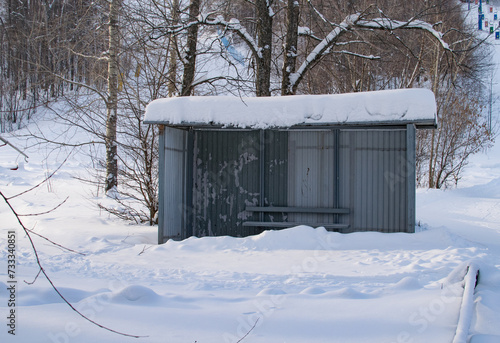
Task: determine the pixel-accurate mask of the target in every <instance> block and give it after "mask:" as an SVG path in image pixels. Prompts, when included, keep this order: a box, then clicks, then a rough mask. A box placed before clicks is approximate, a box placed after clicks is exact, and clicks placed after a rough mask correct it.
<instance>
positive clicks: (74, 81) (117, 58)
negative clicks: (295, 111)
mask: <svg viewBox="0 0 500 343" xmlns="http://www.w3.org/2000/svg"><path fill="white" fill-rule="evenodd" d="M461 6H462V5H461V3H460V2H459V1H456V0H428V1H421V0H408V1H404V2H403V3H402V2H400V1H395V0H385V1H365V0H349V1H315V0H308V1H306V0H287V1H275V0H251V1H243V0H241V1H240V0H231V1H202V0H190V1H187V0H186V1H180V0H168V1H163V0H162V1H159V0H147V1H128V0H127V1H122V0H108V1H104V0H95V1H87V0H52V1H27V0H2V2H1V7H0V10H1V12H0V20H1V22H0V24H1V27H0V44H1V49H0V68H1V73H0V78H1V82H0V113H1V117H0V124H1V132H9V131H12V130H15V129H18V128H20V127H22V126H23V125H25V124H26V123H27V122H29V121H30V120H31V119H32V118H33V117H35V116H36V115H37V113H38V112H40V109H41V108H48V109H49V110H50V111H51V112H52V113H53V114H54V115H55V116H54V118H55V119H54V120H57V121H58V122H62V123H64V124H65V125H67V126H68V130H81V131H84V132H87V133H90V134H91V137H93V138H92V139H91V140H89V141H77V142H68V141H63V140H56V141H54V140H53V139H51V138H47V137H44V135H43V134H41V133H37V132H33V133H32V135H33V136H35V137H36V138H37V139H38V141H39V143H40V144H49V145H51V146H54V148H57V147H58V146H66V147H67V146H77V147H85V146H88V148H87V151H88V153H89V154H91V155H92V157H93V161H95V169H94V171H95V174H96V175H91V176H90V177H89V179H88V180H87V181H88V182H94V183H96V186H97V187H98V188H99V189H101V191H102V192H110V191H112V192H113V194H114V196H115V198H116V200H117V201H118V202H121V205H123V206H121V207H120V208H121V209H120V210H116V209H114V208H108V210H109V211H111V212H113V213H114V214H116V215H118V216H120V217H122V218H126V219H132V220H135V221H136V222H149V223H150V224H152V223H153V222H154V216H155V213H156V212H157V180H156V178H157V159H158V156H157V151H156V148H155V147H156V146H157V135H158V133H157V132H156V130H157V129H156V128H154V127H151V126H148V125H144V124H142V123H141V120H142V116H143V113H144V108H145V106H146V105H147V104H148V103H149V102H150V101H152V100H154V99H157V98H161V97H171V96H190V95H228V94H230V95H234V96H286V95H290V94H336V93H347V92H360V91H371V90H383V89H397V88H414V87H419V88H422V87H424V88H428V89H431V90H432V91H433V92H434V94H435V96H436V100H437V105H438V120H439V129H438V130H437V131H434V130H430V131H427V130H423V131H421V132H418V143H417V182H418V184H419V185H420V186H423V187H429V188H446V187H449V186H453V185H456V184H457V183H458V182H459V180H460V178H461V171H462V170H463V168H464V166H465V165H466V164H467V161H468V158H469V156H470V155H471V154H474V153H476V152H478V151H480V150H482V149H483V148H485V147H488V146H489V145H490V143H491V142H492V140H493V137H494V127H492V125H491V122H490V121H489V119H488V109H490V111H491V103H492V101H493V99H492V96H491V94H490V89H491V87H490V84H491V83H492V79H491V78H492V76H491V74H490V73H488V67H489V64H490V57H491V56H490V49H489V47H488V45H487V44H486V43H485V42H484V41H483V40H482V38H480V37H479V36H478V33H477V30H476V28H475V27H472V28H471V25H467V23H466V21H467V19H466V17H465V16H464V15H463V11H462V7H461ZM70 128H71V129H70ZM116 191H117V192H118V194H120V196H117V195H116V194H115V193H114V192H116Z"/></svg>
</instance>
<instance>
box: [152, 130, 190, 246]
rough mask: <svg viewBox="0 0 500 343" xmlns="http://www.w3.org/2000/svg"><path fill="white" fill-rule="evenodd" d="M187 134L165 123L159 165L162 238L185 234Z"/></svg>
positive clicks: (176, 237) (177, 236)
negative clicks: (161, 160) (161, 157)
mask: <svg viewBox="0 0 500 343" xmlns="http://www.w3.org/2000/svg"><path fill="white" fill-rule="evenodd" d="M187 137H188V132H187V131H185V130H179V129H174V128H170V127H165V129H164V132H163V140H164V146H163V149H164V151H163V154H164V158H163V163H162V165H161V166H160V168H161V169H162V170H160V174H162V175H163V178H162V179H163V180H162V182H163V185H162V187H161V188H162V189H161V190H160V192H161V197H160V207H161V209H162V211H163V219H162V220H161V222H160V223H159V228H160V229H161V230H160V233H159V236H160V237H159V238H161V240H160V241H163V242H166V241H167V240H168V239H183V238H185V232H186V215H187V213H188V212H189V207H188V206H186V165H187V161H188V159H187ZM160 218H161V217H160Z"/></svg>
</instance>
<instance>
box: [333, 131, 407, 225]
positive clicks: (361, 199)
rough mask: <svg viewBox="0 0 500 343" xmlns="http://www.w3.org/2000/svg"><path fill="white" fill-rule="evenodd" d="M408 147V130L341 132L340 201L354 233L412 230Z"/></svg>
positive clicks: (345, 219) (345, 220) (344, 219)
mask: <svg viewBox="0 0 500 343" xmlns="http://www.w3.org/2000/svg"><path fill="white" fill-rule="evenodd" d="M406 144H407V141H406V130H342V131H341V133H340V163H339V164H340V165H339V169H340V170H339V173H340V184H339V192H340V193H339V199H340V206H341V207H345V208H349V209H350V211H351V212H350V215H349V217H348V218H342V220H343V221H344V222H345V223H348V224H350V227H351V230H352V231H381V232H407V231H408V227H409V225H408V203H407V200H408V194H407V192H408V190H409V187H408V184H407V183H408V177H409V161H408V160H407V151H406ZM410 177H411V175H410ZM347 220H348V222H347Z"/></svg>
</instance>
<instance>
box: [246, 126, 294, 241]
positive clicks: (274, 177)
mask: <svg viewBox="0 0 500 343" xmlns="http://www.w3.org/2000/svg"><path fill="white" fill-rule="evenodd" d="M264 151H265V154H264V158H265V165H264V183H263V185H264V202H263V204H262V205H261V206H287V186H288V172H287V171H288V132H287V131H271V130H266V131H265V135H264ZM263 216H264V219H263V220H264V221H276V222H278V221H283V220H284V219H285V218H286V215H283V214H281V213H264V214H263ZM284 217H285V218H284ZM261 231H262V229H260V230H257V229H256V230H255V231H254V232H253V234H257V233H259V232H261Z"/></svg>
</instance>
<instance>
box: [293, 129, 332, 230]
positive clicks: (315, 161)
mask: <svg viewBox="0 0 500 343" xmlns="http://www.w3.org/2000/svg"><path fill="white" fill-rule="evenodd" d="M334 142H335V135H334V132H333V131H332V130H328V131H293V132H289V138H288V145H289V156H288V158H289V162H288V206H290V207H329V208H333V207H334V206H335V192H336V191H337V190H336V187H335V183H336V182H335V181H336V180H335V173H334V160H335V151H334V149H335V146H334ZM288 220H289V221H291V222H307V223H322V222H325V223H328V222H330V223H333V221H334V220H335V218H334V215H332V214H313V213H311V214H306V213H290V214H289V215H288Z"/></svg>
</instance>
